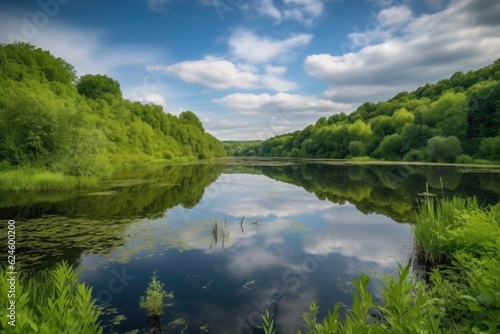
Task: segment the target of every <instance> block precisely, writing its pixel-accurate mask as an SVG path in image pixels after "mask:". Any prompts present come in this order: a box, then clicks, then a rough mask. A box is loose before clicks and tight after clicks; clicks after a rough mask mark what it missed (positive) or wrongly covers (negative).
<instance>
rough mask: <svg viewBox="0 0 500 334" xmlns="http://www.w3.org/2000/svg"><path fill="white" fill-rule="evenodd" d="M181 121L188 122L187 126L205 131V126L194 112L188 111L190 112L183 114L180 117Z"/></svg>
mask: <svg viewBox="0 0 500 334" xmlns="http://www.w3.org/2000/svg"><path fill="white" fill-rule="evenodd" d="M179 119H180V120H182V121H184V122H186V123H187V124H191V125H194V126H195V127H197V128H198V129H200V130H201V131H202V132H204V131H205V128H203V124H202V123H201V121H200V119H199V118H198V116H196V115H195V113H194V112H192V111H189V110H188V111H183V112H181V114H180V115H179Z"/></svg>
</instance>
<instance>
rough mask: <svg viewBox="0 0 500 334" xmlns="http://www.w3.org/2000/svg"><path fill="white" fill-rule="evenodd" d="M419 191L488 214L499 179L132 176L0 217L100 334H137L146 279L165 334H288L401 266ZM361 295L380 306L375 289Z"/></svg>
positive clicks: (229, 170)
mask: <svg viewBox="0 0 500 334" xmlns="http://www.w3.org/2000/svg"><path fill="white" fill-rule="evenodd" d="M245 164H246V165H245ZM252 164H253V163H252ZM426 184H428V186H429V191H430V192H433V193H435V194H437V195H438V196H443V194H444V195H445V196H448V195H452V194H461V195H476V196H478V197H479V198H480V200H481V201H483V202H485V203H496V202H498V200H499V194H500V173H498V170H496V171H495V170H486V169H464V168H452V167H423V166H420V167H415V166H405V167H401V166H399V167H398V166H371V167H369V166H333V165H324V164H305V163H297V162H296V163H284V162H283V161H281V162H271V161H267V162H261V163H259V165H257V166H252V165H251V164H250V163H249V162H245V163H243V164H242V163H240V162H238V163H235V162H232V163H229V164H201V165H190V166H174V167H156V168H149V169H139V168H137V169H132V170H129V171H126V172H121V173H117V174H116V175H115V176H114V178H113V180H112V181H108V182H105V183H103V184H102V186H100V187H99V188H98V189H93V190H92V191H86V192H83V193H82V192H70V193H50V194H32V195H30V196H27V195H26V194H24V195H16V196H12V194H10V195H7V194H4V195H2V196H3V197H1V198H0V200H1V202H0V203H1V207H0V216H1V218H2V219H13V218H14V219H16V220H17V221H18V226H17V228H18V230H17V232H18V236H17V245H18V251H17V253H16V254H18V256H19V258H18V259H17V260H18V261H17V262H18V263H21V264H23V265H24V266H25V268H26V270H33V271H35V270H39V269H42V268H46V267H51V266H53V265H54V264H55V263H57V262H58V261H60V260H62V259H65V260H66V261H68V262H70V263H73V264H75V265H78V266H80V267H81V268H82V269H83V273H82V281H85V282H86V283H88V284H90V285H92V286H93V287H94V290H93V294H94V297H95V298H97V300H98V302H99V303H100V304H101V305H104V306H106V315H105V316H103V317H102V322H103V324H104V325H105V326H106V332H108V333H112V332H117V333H125V332H129V331H133V330H136V332H141V333H145V332H146V331H147V327H148V319H147V316H146V313H145V311H144V310H142V309H139V307H138V301H139V298H140V296H141V295H142V294H143V293H144V291H145V289H146V287H147V284H148V282H149V281H150V277H151V275H152V273H153V272H154V271H156V272H157V275H158V277H159V279H160V280H161V281H162V282H164V283H165V287H166V289H167V290H168V291H173V292H174V294H175V297H174V299H173V300H171V301H169V303H171V305H169V306H168V307H167V308H166V309H165V313H164V315H163V317H162V319H161V320H162V324H163V332H164V333H181V332H183V333H200V332H202V333H203V332H206V333H251V332H252V331H253V332H254V333H257V332H258V331H257V330H256V329H253V328H252V326H255V325H258V323H259V320H260V318H259V314H260V312H263V311H264V310H265V309H266V308H269V309H270V310H271V311H272V312H273V313H274V316H275V319H276V320H275V321H276V322H277V324H278V326H279V328H280V331H281V332H283V333H292V332H293V331H294V330H296V329H298V328H299V324H300V315H301V314H302V312H304V311H305V310H306V308H307V306H308V304H309V302H310V300H311V299H316V300H318V303H319V305H320V307H321V309H322V310H323V311H324V312H326V311H327V309H328V308H331V307H332V306H333V304H334V303H335V302H341V303H345V304H346V305H349V304H350V303H351V295H350V292H349V291H350V290H351V289H352V284H351V283H350V281H351V280H352V279H353V278H355V277H357V275H359V274H361V273H367V274H375V273H389V272H391V270H394V269H395V268H396V264H397V262H403V263H406V262H407V260H408V257H409V254H410V253H411V247H412V237H411V219H412V218H411V217H412V213H413V210H414V209H415V207H416V205H417V201H418V199H419V198H420V197H421V196H419V195H418V194H419V193H422V192H424V191H425V190H426ZM243 217H244V218H243ZM215 225H216V226H217V230H215V228H214V227H215ZM370 288H371V291H372V292H373V293H374V295H375V296H377V295H378V294H379V290H380V284H379V282H378V279H377V278H376V277H375V276H374V277H373V279H372V282H371V286H370Z"/></svg>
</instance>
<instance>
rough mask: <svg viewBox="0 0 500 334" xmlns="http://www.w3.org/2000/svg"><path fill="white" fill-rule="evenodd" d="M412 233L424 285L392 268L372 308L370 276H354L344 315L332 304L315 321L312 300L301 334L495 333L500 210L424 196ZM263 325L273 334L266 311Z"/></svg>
mask: <svg viewBox="0 0 500 334" xmlns="http://www.w3.org/2000/svg"><path fill="white" fill-rule="evenodd" d="M413 232H414V237H415V253H416V254H414V255H413V256H414V261H413V266H414V270H415V269H418V259H420V260H423V261H424V262H423V263H422V262H420V264H424V265H425V267H424V268H423V269H424V270H426V271H427V272H426V274H427V275H425V276H427V279H426V280H424V279H422V280H418V279H417V278H411V275H410V266H409V265H408V266H406V267H403V266H401V265H399V266H398V275H397V276H386V277H383V279H382V280H383V288H382V293H381V301H380V302H374V298H373V296H372V294H371V293H370V292H369V291H368V289H367V287H368V283H369V281H370V277H369V276H367V275H361V276H360V277H359V279H357V280H354V281H353V283H354V286H355V288H356V289H355V291H353V305H352V308H351V309H349V310H347V311H346V312H344V313H345V314H344V315H343V316H342V315H341V309H342V308H341V305H340V304H338V303H337V304H336V305H335V306H334V309H333V312H332V311H329V313H328V315H327V316H326V317H325V318H323V319H318V315H319V312H320V310H319V308H318V306H317V303H316V302H315V301H312V302H311V304H310V306H309V310H308V311H307V312H306V313H304V315H303V319H304V327H305V330H304V333H307V334H323V333H395V334H396V333H415V334H416V333H492V334H493V333H498V332H499V331H500V204H497V205H495V206H489V207H483V206H481V205H480V204H479V203H478V201H477V200H476V199H475V198H465V199H461V198H456V197H455V198H452V199H435V198H434V197H429V198H427V199H426V200H425V201H424V202H423V204H422V206H421V208H420V210H419V212H418V213H417V215H416V223H415V226H414V228H413ZM415 257H416V258H417V260H415ZM429 264H431V265H432V266H429ZM415 266H417V268H415ZM263 319H264V321H263V325H264V327H265V331H266V332H267V333H272V332H274V331H275V328H274V327H275V325H274V322H273V321H272V318H270V316H269V313H266V314H265V315H263ZM299 333H302V332H300V331H299Z"/></svg>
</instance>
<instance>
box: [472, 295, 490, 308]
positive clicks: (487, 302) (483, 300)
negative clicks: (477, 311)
mask: <svg viewBox="0 0 500 334" xmlns="http://www.w3.org/2000/svg"><path fill="white" fill-rule="evenodd" d="M476 299H477V301H478V302H479V303H480V304H481V305H484V306H486V307H489V306H491V304H493V302H494V300H493V298H491V297H490V296H486V295H483V294H481V295H479V296H477V297H476Z"/></svg>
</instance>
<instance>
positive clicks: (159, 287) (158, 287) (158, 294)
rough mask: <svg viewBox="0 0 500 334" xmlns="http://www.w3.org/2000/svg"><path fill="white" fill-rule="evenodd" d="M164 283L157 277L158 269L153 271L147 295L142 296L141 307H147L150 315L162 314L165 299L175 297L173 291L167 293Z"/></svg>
mask: <svg viewBox="0 0 500 334" xmlns="http://www.w3.org/2000/svg"><path fill="white" fill-rule="evenodd" d="M163 287H164V284H163V283H162V282H160V281H159V280H158V278H157V277H156V271H155V272H153V276H152V277H151V282H150V283H149V285H148V288H147V290H146V295H144V296H141V299H140V301H139V307H141V308H143V309H146V311H147V312H148V316H160V315H162V314H163V306H164V304H163V299H164V298H165V297H166V298H169V299H172V298H174V294H173V292H170V293H167V291H165V290H164V289H163Z"/></svg>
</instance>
